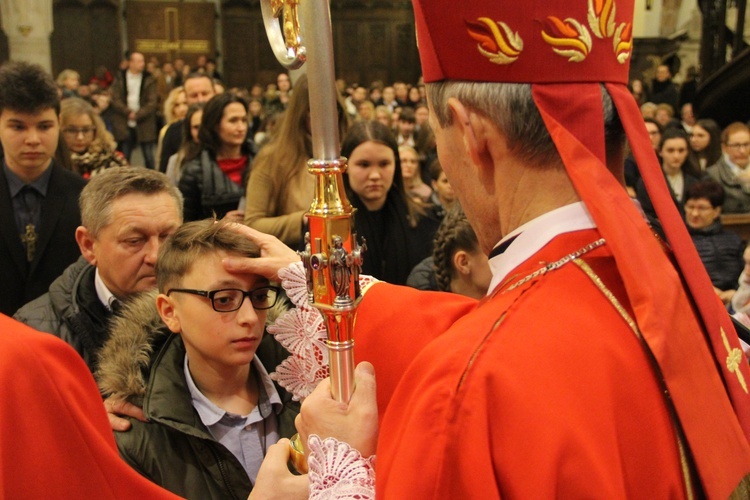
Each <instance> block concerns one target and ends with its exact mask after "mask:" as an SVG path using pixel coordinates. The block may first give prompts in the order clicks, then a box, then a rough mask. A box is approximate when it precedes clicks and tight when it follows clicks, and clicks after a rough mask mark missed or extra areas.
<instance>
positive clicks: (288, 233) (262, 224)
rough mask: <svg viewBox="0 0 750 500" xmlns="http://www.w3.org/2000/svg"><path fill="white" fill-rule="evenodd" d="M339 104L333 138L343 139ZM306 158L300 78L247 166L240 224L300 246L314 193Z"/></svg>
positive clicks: (308, 145) (305, 98)
mask: <svg viewBox="0 0 750 500" xmlns="http://www.w3.org/2000/svg"><path fill="white" fill-rule="evenodd" d="M339 104H340V105H339V134H340V137H344V135H345V134H346V131H347V130H348V118H347V116H346V114H345V112H344V107H343V105H341V102H340V99H339ZM310 158H312V137H311V135H310V96H309V92H308V86H307V77H306V76H304V75H303V76H302V77H300V78H299V80H297V84H296V86H295V89H294V93H293V94H292V97H291V99H290V100H289V106H288V107H287V110H286V111H285V112H284V118H283V119H282V120H281V122H280V123H279V125H278V130H277V132H276V133H275V135H274V136H273V137H272V138H271V141H270V142H269V143H268V144H266V145H265V146H263V147H262V148H261V149H260V151H259V153H258V157H257V158H256V160H255V162H254V163H253V170H252V172H251V174H250V180H249V181H248V183H247V192H246V199H247V205H246V207H245V224H247V225H248V226H250V227H252V228H254V229H257V230H258V231H263V232H264V233H268V234H272V235H274V236H276V237H277V238H279V239H280V240H281V241H283V242H284V243H286V244H287V245H289V246H290V247H292V248H297V247H299V246H300V244H301V242H302V236H303V234H304V231H305V212H307V210H308V209H309V208H310V202H311V201H312V198H313V193H314V191H315V176H313V175H310V173H309V172H308V171H307V161H308V160H309V159H310Z"/></svg>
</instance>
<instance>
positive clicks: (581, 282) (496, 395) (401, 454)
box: [355, 230, 744, 499]
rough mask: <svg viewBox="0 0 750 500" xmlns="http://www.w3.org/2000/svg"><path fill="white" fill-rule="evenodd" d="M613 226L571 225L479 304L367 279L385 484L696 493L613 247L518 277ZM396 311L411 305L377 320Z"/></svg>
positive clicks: (552, 492) (363, 321)
mask: <svg viewBox="0 0 750 500" xmlns="http://www.w3.org/2000/svg"><path fill="white" fill-rule="evenodd" d="M599 237H600V236H599V233H598V232H597V231H596V230H584V231H577V232H573V233H566V234H562V235H559V236H557V237H556V238H555V239H553V240H552V241H551V242H550V243H548V244H547V245H546V246H544V247H543V248H542V249H541V250H540V251H539V252H537V253H536V254H535V255H534V256H532V257H531V258H529V259H527V260H526V261H525V262H524V263H522V264H521V265H519V266H518V267H517V268H516V269H515V270H514V271H513V272H511V273H510V274H509V275H508V277H506V278H505V280H504V281H503V283H501V285H500V286H498V287H497V288H496V289H495V291H494V292H493V294H492V295H491V296H490V297H489V298H487V299H485V300H483V301H482V302H480V304H479V305H478V306H477V307H476V308H475V309H474V310H472V311H471V312H470V313H469V314H464V313H465V310H462V305H461V304H463V306H465V305H466V301H465V300H462V299H457V298H454V297H451V296H450V295H446V296H445V297H444V298H443V299H441V298H439V297H438V296H433V304H432V306H430V305H429V304H424V305H423V306H421V307H414V305H413V303H410V301H409V296H411V295H412V294H413V293H414V292H411V291H407V292H404V294H406V295H405V296H404V294H402V293H401V292H400V291H399V290H398V289H396V288H395V287H391V286H389V285H384V284H382V285H374V286H373V287H372V289H371V290H369V291H368V292H367V294H366V295H365V299H364V300H363V303H362V305H361V307H360V310H359V313H358V317H357V325H356V328H355V338H356V340H357V347H356V349H355V352H356V355H357V358H359V359H363V360H364V359H366V360H369V361H371V362H373V364H374V365H375V369H376V376H377V380H378V400H379V404H381V405H383V404H384V403H386V404H387V408H385V415H384V416H383V418H382V425H381V429H380V438H379V442H378V465H377V474H378V476H377V494H378V496H379V497H380V498H408V497H414V496H420V497H424V498H482V499H490V498H500V497H510V498H554V497H559V498H682V497H685V496H686V491H687V490H686V486H685V479H684V478H685V475H686V473H687V472H688V471H687V470H686V469H685V468H683V466H682V465H681V458H680V452H679V448H678V439H677V431H676V429H677V426H676V425H675V421H674V420H673V418H672V416H671V414H670V409H669V406H668V403H667V401H666V399H665V397H664V396H663V387H662V386H661V384H660V380H661V376H660V374H659V371H658V367H655V365H654V364H652V359H651V357H650V354H649V353H648V352H647V350H646V347H645V343H644V342H642V341H641V340H640V339H639V336H638V334H637V330H635V329H634V328H632V326H634V323H630V321H629V319H630V318H632V311H631V310H630V307H629V304H628V302H627V295H626V294H625V291H624V289H623V286H622V281H621V279H620V277H619V274H618V272H617V269H616V267H615V263H614V260H613V259H612V257H611V254H610V252H609V250H608V248H607V247H606V246H603V247H600V248H597V249H595V250H592V251H590V252H589V253H587V254H586V255H584V256H583V257H581V258H580V259H579V261H583V262H584V263H585V264H586V265H585V266H581V265H579V264H577V263H575V262H569V263H567V264H565V265H563V266H562V267H560V268H559V269H556V270H553V271H550V272H549V273H546V274H540V275H538V276H536V277H534V278H533V279H530V280H529V281H527V282H524V283H522V284H520V285H519V286H517V287H515V288H512V289H511V287H512V286H513V284H514V283H517V282H519V281H521V280H522V279H523V278H524V277H526V276H528V275H530V274H531V273H533V272H534V271H536V270H538V269H539V268H541V267H543V266H544V265H546V264H547V263H550V262H556V261H558V260H560V259H561V258H563V257H564V256H566V255H568V254H570V253H571V252H574V251H577V250H579V249H581V248H582V247H584V246H586V245H588V244H590V243H592V242H594V241H596V240H597V239H598V238H599ZM613 299H614V300H613ZM384 302H387V303H388V305H387V306H384V305H383V303H384ZM384 310H386V311H388V312H389V313H391V314H395V315H396V316H391V317H390V318H384V317H383V316H380V315H379V319H378V320H375V321H374V322H370V316H371V315H372V313H373V312H376V311H384ZM684 313H685V314H688V315H692V314H694V313H693V311H691V310H687V311H684ZM394 317H395V318H398V319H397V320H395V321H394V320H393V318H394ZM434 317H438V318H439V321H440V323H441V324H436V323H434V322H433V321H432V320H431V319H429V318H434ZM388 321H390V327H388V325H387V323H388ZM454 321H455V322H454ZM445 324H452V326H451V327H450V328H449V329H448V330H447V331H445V330H444V329H443V326H444V325H445ZM371 326H374V328H371ZM425 327H429V328H425ZM423 330H425V331H423ZM443 331H445V333H443V334H441V332H443ZM405 338H408V339H414V342H413V343H411V342H405V341H404V339H405ZM668 341H669V342H679V339H668ZM404 344H406V345H407V346H409V347H411V348H413V350H412V351H411V353H409V352H407V351H406V349H408V347H407V348H403V347H401V348H400V351H398V354H397V356H396V357H395V360H396V363H395V366H394V365H393V364H392V360H393V359H394V346H397V345H398V346H402V345H404ZM409 359H411V360H412V362H411V363H409V362H408V360H409ZM404 366H408V368H406V369H405V371H403V372H402V370H403V369H404ZM399 377H400V380H398V379H399ZM394 387H395V392H393V394H392V395H391V394H390V393H391V391H393V390H394ZM389 399H390V401H388V400H389ZM696 404H697V405H700V404H701V403H700V402H698V401H697V402H696ZM730 410H731V409H730ZM381 411H382V406H381ZM706 425H707V428H708V427H710V425H711V424H710V423H709V422H707V423H706ZM686 448H687V446H686ZM688 457H689V449H688ZM736 458H737V457H716V460H719V461H721V462H725V463H722V467H726V469H727V471H728V472H727V480H726V482H729V481H731V479H730V478H732V477H737V475H736V474H735V472H736V471H735V470H734V469H735V467H743V466H744V464H743V463H742V460H743V459H740V464H739V465H736V466H735V464H734V462H735V459H736ZM740 477H741V476H740ZM713 480H714V482H715V481H716V478H714V479H713ZM725 486H726V491H727V492H730V491H732V490H733V489H734V488H735V487H736V486H737V485H736V484H726V485H725ZM727 494H728V493H727Z"/></svg>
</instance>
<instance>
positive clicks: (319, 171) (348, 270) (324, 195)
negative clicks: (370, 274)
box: [261, 0, 365, 472]
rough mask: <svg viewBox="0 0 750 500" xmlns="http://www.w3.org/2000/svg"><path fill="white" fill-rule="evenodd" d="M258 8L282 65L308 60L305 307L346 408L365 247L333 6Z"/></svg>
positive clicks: (297, 455)
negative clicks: (339, 87)
mask: <svg viewBox="0 0 750 500" xmlns="http://www.w3.org/2000/svg"><path fill="white" fill-rule="evenodd" d="M261 10H262V12H263V20H264V23H265V27H266V34H267V35H268V39H269V41H270V43H271V48H272V49H273V51H274V54H275V55H276V58H277V59H278V61H279V63H281V65H282V66H284V67H286V68H288V69H297V68H300V67H301V66H302V65H303V64H304V63H305V62H306V61H307V65H306V66H305V68H306V70H307V81H308V87H309V92H310V124H311V132H312V145H313V159H312V160H310V161H308V171H309V172H310V173H311V174H313V175H315V179H316V183H315V195H314V199H313V201H312V204H311V205H310V210H309V211H308V212H307V217H308V221H309V224H310V232H309V233H307V234H306V235H305V242H306V245H305V246H306V248H305V250H304V251H303V252H300V256H301V257H302V263H303V264H304V266H305V271H306V275H307V282H308V283H307V291H308V298H309V300H310V304H311V305H313V306H314V307H316V308H317V309H318V310H319V311H320V312H321V313H322V314H323V316H324V318H325V322H326V327H327V331H328V340H327V342H326V344H327V346H328V353H329V364H330V371H331V394H332V396H333V398H334V399H336V400H337V401H341V402H345V403H346V402H349V400H350V399H351V396H352V392H353V391H354V354H353V348H354V339H353V338H352V331H353V327H354V316H355V313H356V309H357V305H358V304H359V300H360V299H361V293H360V289H359V272H360V269H361V267H362V254H363V252H364V250H365V246H364V244H363V245H359V244H358V243H357V242H356V238H355V234H354V209H353V208H352V206H351V204H350V203H349V200H348V199H347V198H346V193H345V191H344V180H343V173H344V172H345V171H346V161H347V160H346V158H343V157H341V156H339V152H340V144H339V136H338V131H339V127H338V111H337V102H338V100H337V97H336V86H335V76H334V75H335V72H334V65H333V39H332V35H331V14H330V8H329V5H328V0H304V1H303V2H300V1H299V0H261ZM282 27H283V28H282ZM303 41H304V45H303ZM297 437H298V436H295V437H294V438H292V451H293V453H292V462H293V463H294V465H295V467H296V468H297V470H299V471H300V472H307V462H306V460H305V457H304V451H303V447H302V446H301V443H299V439H295V438H297Z"/></svg>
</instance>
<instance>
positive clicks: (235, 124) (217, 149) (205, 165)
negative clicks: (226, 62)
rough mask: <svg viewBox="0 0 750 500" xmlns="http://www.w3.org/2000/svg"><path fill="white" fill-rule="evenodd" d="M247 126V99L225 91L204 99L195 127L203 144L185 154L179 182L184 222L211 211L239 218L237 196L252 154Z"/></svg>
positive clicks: (252, 148) (252, 146) (211, 213)
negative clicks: (199, 121) (206, 100)
mask: <svg viewBox="0 0 750 500" xmlns="http://www.w3.org/2000/svg"><path fill="white" fill-rule="evenodd" d="M247 129H248V124H247V103H245V101H244V100H243V99H242V98H241V97H238V96H236V95H234V94H232V93H231V92H225V93H223V94H219V95H217V96H214V97H213V98H211V100H210V101H208V102H207V103H206V107H205V108H203V119H202V120H201V125H200V129H199V130H198V140H199V141H200V144H201V146H202V147H201V148H200V149H199V150H197V151H198V152H197V153H195V152H194V153H193V154H194V156H186V157H185V163H184V164H183V166H182V172H181V174H180V182H179V183H178V186H179V188H180V191H182V195H183V196H184V198H185V210H184V218H185V222H188V221H191V220H198V219H205V218H207V217H212V216H213V215H214V214H215V215H216V217H218V218H220V219H221V218H223V217H225V216H229V217H230V218H232V219H233V220H236V221H237V222H241V221H242V219H243V212H244V211H243V210H241V209H240V200H242V198H243V196H244V194H245V188H244V185H245V183H246V182H247V174H248V173H249V166H250V162H251V161H252V159H253V156H254V154H255V145H254V144H253V142H252V141H251V140H249V139H248V138H247Z"/></svg>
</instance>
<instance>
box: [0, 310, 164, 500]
mask: <svg viewBox="0 0 750 500" xmlns="http://www.w3.org/2000/svg"><path fill="white" fill-rule="evenodd" d="M0 387H1V388H2V389H0V497H4V498H96V499H108V498H128V499H135V498H143V499H145V498H148V499H161V498H170V499H171V498H179V497H177V496H175V495H173V494H172V493H170V492H168V491H166V490H163V489H162V488H160V487H158V486H156V485H155V484H153V483H151V482H149V481H148V480H147V479H145V478H144V477H143V476H141V475H140V474H138V473H137V472H136V471H135V470H133V469H132V468H130V466H129V465H127V464H126V463H125V462H124V461H122V459H121V458H120V456H119V454H118V452H117V446H116V445H115V440H114V436H113V435H112V429H111V427H110V425H109V422H108V420H107V415H106V413H105V411H104V405H103V404H102V399H101V397H100V396H99V391H98V390H97V388H96V384H95V382H94V378H93V377H92V376H91V373H90V372H89V370H88V368H86V365H85V364H84V362H83V360H82V359H81V357H80V356H79V355H78V354H77V353H76V352H75V351H74V350H73V349H72V348H71V347H70V346H68V345H67V344H66V343H65V342H63V341H62V340H60V339H58V338H56V337H54V336H52V335H49V334H46V333H45V334H42V333H38V332H35V331H34V330H32V329H31V328H29V327H27V326H25V325H23V324H21V323H18V322H16V321H14V320H12V319H10V318H8V317H7V316H4V315H2V314H0Z"/></svg>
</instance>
